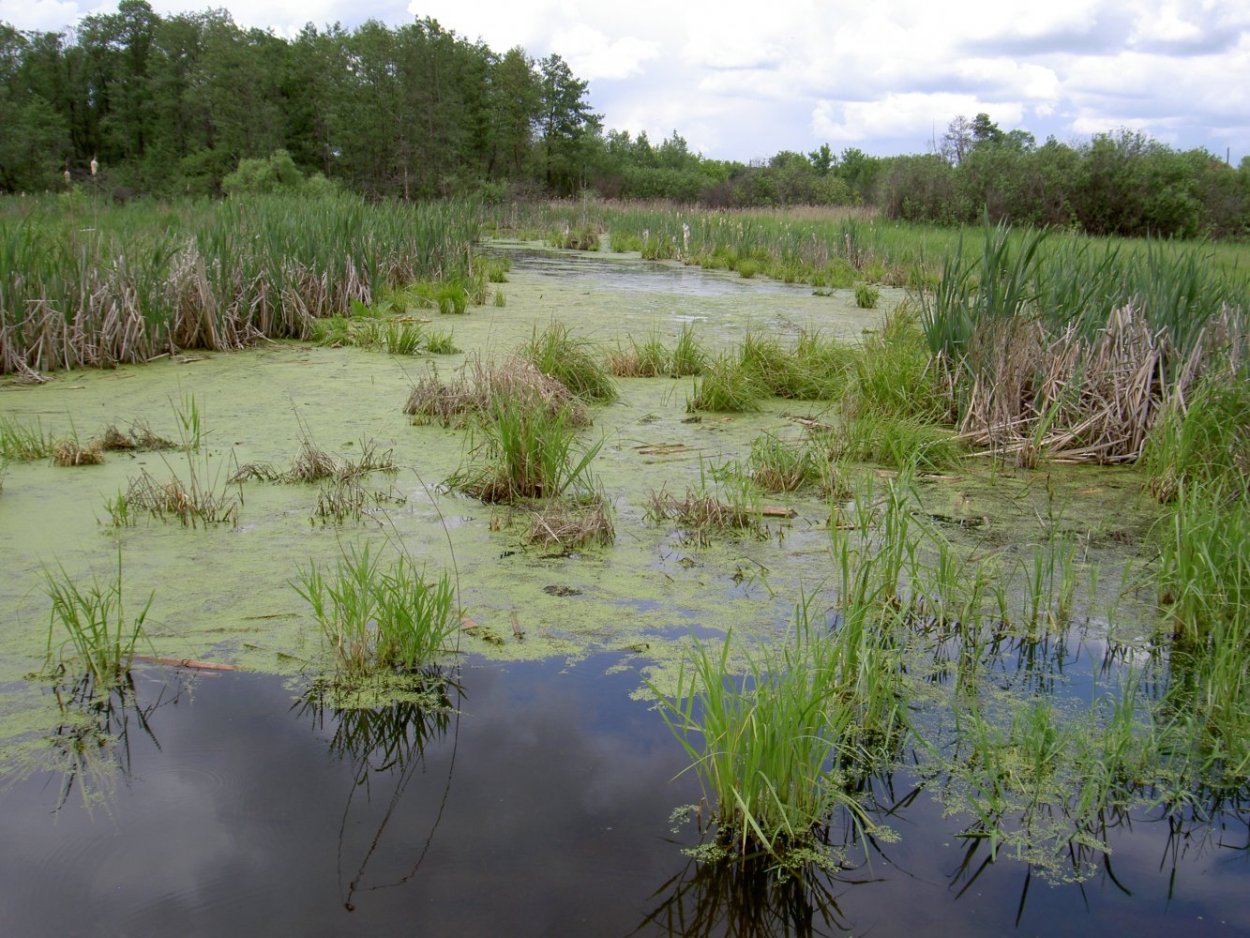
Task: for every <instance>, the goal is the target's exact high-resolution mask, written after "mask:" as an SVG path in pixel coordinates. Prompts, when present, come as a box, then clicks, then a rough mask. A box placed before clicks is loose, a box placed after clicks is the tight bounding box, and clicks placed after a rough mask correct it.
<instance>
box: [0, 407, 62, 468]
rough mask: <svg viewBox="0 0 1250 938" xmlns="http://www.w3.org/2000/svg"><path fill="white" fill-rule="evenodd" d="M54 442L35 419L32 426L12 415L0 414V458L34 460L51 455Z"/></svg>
mask: <svg viewBox="0 0 1250 938" xmlns="http://www.w3.org/2000/svg"><path fill="white" fill-rule="evenodd" d="M54 446H55V442H54V441H53V439H52V438H51V437H50V436H47V435H46V434H44V432H43V427H42V426H41V425H40V423H39V422H38V421H37V420H36V421H35V425H34V426H29V425H26V424H22V423H19V422H18V421H17V420H16V419H14V418H13V417H3V416H0V459H6V460H8V461H9V462H34V461H35V460H38V459H47V458H48V457H49V456H51V455H52V450H53V447H54Z"/></svg>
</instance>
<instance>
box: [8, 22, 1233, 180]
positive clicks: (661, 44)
mask: <svg viewBox="0 0 1250 938" xmlns="http://www.w3.org/2000/svg"><path fill="white" fill-rule="evenodd" d="M150 2H151V3H152V6H153V7H154V8H155V9H156V10H157V12H159V13H161V14H172V13H177V12H198V11H203V10H205V9H208V8H210V7H219V6H225V7H226V8H227V9H230V10H231V13H232V14H233V16H234V18H235V20H236V22H238V23H239V24H240V25H243V26H248V27H251V26H259V27H262V28H267V29H272V30H273V31H275V32H276V33H278V34H280V35H294V33H295V32H297V31H298V30H299V28H300V27H301V26H303V25H304V24H305V23H308V22H312V23H314V24H315V25H317V26H324V25H327V24H330V23H335V22H339V23H342V24H343V25H344V26H345V27H348V28H351V27H354V26H357V25H359V24H360V23H361V22H363V21H364V20H366V19H376V20H380V21H382V22H384V23H387V24H388V25H391V26H397V25H401V24H403V23H406V22H410V21H411V20H412V19H413V17H432V18H433V19H436V20H438V22H439V23H440V24H441V25H442V26H443V27H445V28H447V29H451V30H454V31H455V32H456V33H457V34H458V35H460V36H462V37H465V38H467V39H470V40H476V39H481V40H483V41H484V42H485V43H486V44H487V45H489V46H490V47H491V48H492V49H494V50H495V51H497V52H504V51H506V50H508V49H510V48H512V47H513V46H518V45H519V46H521V47H523V48H524V49H525V50H526V52H527V53H528V54H529V55H530V56H532V57H534V58H541V57H543V56H546V55H549V54H551V53H556V54H558V55H560V56H562V57H563V58H564V59H565V60H566V61H567V62H568V63H569V65H570V67H571V68H572V70H573V73H574V74H575V75H576V76H577V77H579V78H581V79H584V80H587V81H589V84H590V90H589V99H590V103H591V105H592V107H593V108H594V110H595V111H596V112H598V113H600V114H602V115H603V122H604V126H605V127H606V128H609V129H617V130H629V131H630V132H631V133H634V134H637V133H638V132H639V131H646V133H647V135H648V136H649V137H650V138H651V140H652V142H656V143H658V142H659V141H660V140H662V139H664V138H666V137H668V136H670V135H671V134H672V132H673V131H674V130H676V131H677V132H678V133H680V134H681V136H682V137H683V138H685V140H686V141H687V144H688V145H689V146H690V147H691V149H693V150H696V151H698V152H700V153H702V154H704V155H705V156H709V157H713V158H717V159H735V160H742V161H748V160H753V159H766V158H767V157H769V156H771V155H772V154H774V153H776V152H778V151H780V150H796V151H798V152H803V153H806V152H809V151H811V150H814V149H816V148H817V147H819V146H820V145H821V144H824V143H827V144H829V146H830V147H831V148H832V149H833V151H834V152H835V154H836V153H840V152H841V151H842V150H843V149H845V148H847V147H858V148H859V149H861V150H863V151H865V152H867V153H871V154H876V155H889V154H894V153H921V152H925V151H927V150H929V149H930V148H931V147H932V145H933V143H934V141H935V140H936V141H937V142H938V143H939V144H940V141H941V136H942V133H943V132H944V131H945V129H946V127H947V125H948V124H949V123H950V121H951V120H952V118H954V117H956V116H959V115H962V116H965V117H968V118H972V117H973V116H974V115H976V114H977V113H980V112H985V113H986V114H988V115H989V116H990V118H991V119H992V120H994V121H995V122H996V123H997V124H998V125H999V126H1000V127H1002V128H1003V129H1004V130H1012V129H1022V130H1027V131H1029V132H1030V133H1032V134H1034V135H1035V136H1036V138H1037V140H1038V142H1039V143H1041V142H1043V141H1044V140H1045V139H1046V138H1047V137H1048V136H1052V135H1053V136H1054V137H1056V138H1057V139H1059V140H1060V141H1063V142H1068V143H1075V142H1081V141H1084V140H1088V139H1089V137H1090V135H1092V134H1095V133H1100V132H1106V131H1116V130H1118V129H1120V128H1128V129H1130V130H1138V131H1142V132H1144V133H1146V134H1148V135H1150V136H1151V137H1153V138H1155V139H1157V140H1160V141H1162V142H1164V143H1166V144H1168V145H1170V146H1173V147H1178V148H1183V149H1188V148H1191V147H1205V148H1206V149H1208V150H1210V151H1211V152H1213V153H1215V154H1217V155H1219V156H1224V155H1225V154H1226V152H1230V153H1231V159H1232V162H1233V164H1234V165H1236V164H1237V163H1238V161H1239V160H1240V159H1241V157H1242V156H1244V155H1246V154H1247V153H1250V2H1248V0H1181V2H1175V3H1162V2H1156V0H1044V2H1038V0H1032V2H1020V0H958V2H957V3H952V2H949V0H947V2H941V0H877V2H867V3H866V2H864V0H856V2H846V0H824V2H821V0H771V2H768V0H754V2H751V3H746V2H743V0H666V2H660V0H410V2H409V0H354V2H350V3H348V2H344V0H248V2H247V4H246V5H244V4H242V3H238V2H237V0H233V2H234V7H233V8H232V7H231V2H232V0H204V2H195V0H150ZM406 4H407V5H406ZM114 9H116V4H115V3H114V2H110V3H103V4H96V3H92V2H91V0H86V2H83V0H0V21H5V22H8V23H11V24H12V25H14V26H16V27H18V28H19V29H42V30H60V29H63V28H65V27H66V26H70V25H72V24H73V23H74V22H76V21H77V19H78V18H79V17H80V16H82V15H84V14H87V13H92V12H111V11H112V10H114Z"/></svg>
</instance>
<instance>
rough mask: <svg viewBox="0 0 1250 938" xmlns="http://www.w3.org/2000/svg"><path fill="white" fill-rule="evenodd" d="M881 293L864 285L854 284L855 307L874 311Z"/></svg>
mask: <svg viewBox="0 0 1250 938" xmlns="http://www.w3.org/2000/svg"><path fill="white" fill-rule="evenodd" d="M879 299H881V291H880V290H878V289H877V288H876V287H872V286H869V285H868V284H866V283H857V284H855V305H856V306H858V307H859V308H860V309H876V308H877V301H878V300H879Z"/></svg>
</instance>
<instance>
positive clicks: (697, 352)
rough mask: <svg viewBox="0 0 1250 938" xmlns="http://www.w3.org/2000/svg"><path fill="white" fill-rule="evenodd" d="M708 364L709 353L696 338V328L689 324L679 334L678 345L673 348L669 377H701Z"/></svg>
mask: <svg viewBox="0 0 1250 938" xmlns="http://www.w3.org/2000/svg"><path fill="white" fill-rule="evenodd" d="M707 363H708V358H707V352H706V351H704V349H703V346H701V345H700V344H699V340H698V339H696V338H695V335H694V327H693V326H691V325H690V324H689V323H687V324H686V325H684V326H682V328H681V332H679V333H678V334H677V344H676V345H674V346H673V354H672V357H671V359H670V362H669V371H668V373H669V376H670V377H673V378H686V377H694V376H695V375H701V374H703V372H704V370H705V369H706V368H707Z"/></svg>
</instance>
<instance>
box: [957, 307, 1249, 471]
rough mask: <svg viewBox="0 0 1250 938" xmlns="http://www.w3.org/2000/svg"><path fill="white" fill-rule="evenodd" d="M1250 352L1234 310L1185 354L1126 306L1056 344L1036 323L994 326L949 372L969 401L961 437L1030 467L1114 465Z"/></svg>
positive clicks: (984, 329) (978, 335)
mask: <svg viewBox="0 0 1250 938" xmlns="http://www.w3.org/2000/svg"><path fill="white" fill-rule="evenodd" d="M1248 351H1250V337H1248V336H1246V335H1245V332H1244V324H1243V320H1242V318H1241V317H1238V316H1236V315H1234V314H1233V313H1232V311H1231V310H1227V309H1226V310H1225V311H1224V312H1223V313H1222V314H1221V315H1219V316H1216V317H1214V318H1213V319H1211V320H1209V321H1208V323H1207V324H1206V325H1205V326H1204V327H1203V329H1202V332H1201V334H1200V337H1199V339H1198V341H1197V342H1195V343H1194V344H1193V346H1192V350H1191V351H1190V352H1189V353H1188V354H1187V355H1182V354H1181V353H1180V352H1179V351H1178V349H1177V348H1176V346H1175V345H1174V344H1173V342H1172V341H1171V340H1170V339H1169V338H1168V336H1167V334H1166V333H1165V332H1164V331H1163V330H1157V331H1156V330H1152V329H1151V328H1150V326H1149V325H1148V323H1147V320H1146V317H1145V316H1144V315H1143V313H1142V312H1141V310H1140V309H1138V308H1137V307H1135V306H1133V305H1126V306H1122V307H1120V308H1118V309H1116V310H1115V311H1113V313H1112V314H1111V316H1110V318H1109V320H1108V322H1107V324H1106V326H1105V327H1104V328H1102V329H1100V330H1099V331H1098V332H1097V333H1096V334H1095V335H1094V336H1092V337H1089V336H1087V335H1086V334H1083V333H1082V332H1081V331H1079V329H1078V327H1077V326H1076V325H1075V324H1074V325H1071V326H1069V327H1068V328H1067V329H1066V330H1064V331H1063V332H1062V333H1061V334H1059V335H1057V336H1055V335H1050V334H1048V333H1047V331H1046V330H1045V329H1044V328H1043V326H1042V325H1041V323H1039V322H1038V321H1037V320H1036V319H1029V318H1024V317H1014V318H1011V319H1006V320H999V321H987V322H986V323H984V324H982V325H981V326H979V327H978V328H977V329H976V331H975V332H974V333H973V336H972V340H971V342H970V343H969V348H968V353H967V356H966V359H964V360H963V361H962V362H957V363H952V362H945V366H946V368H947V376H948V381H949V384H950V387H951V388H952V393H953V395H959V396H962V397H963V400H962V402H961V406H960V408H959V409H960V425H959V430H960V433H961V434H962V435H963V437H964V439H965V440H966V441H968V442H969V443H971V444H972V445H973V446H983V447H987V448H988V451H989V452H992V453H995V454H1000V455H1001V454H1013V455H1015V456H1016V457H1017V460H1018V461H1019V462H1021V463H1022V464H1023V465H1026V466H1027V465H1033V464H1036V462H1037V460H1038V459H1039V458H1041V457H1042V456H1043V455H1045V456H1048V457H1049V458H1053V459H1059V460H1063V461H1070V462H1096V463H1116V462H1126V461H1131V460H1135V459H1137V458H1138V457H1139V456H1140V455H1141V452H1142V446H1143V444H1144V442H1145V440H1146V436H1147V434H1148V433H1149V431H1150V428H1151V426H1152V425H1153V424H1154V422H1155V419H1156V418H1157V416H1158V415H1159V413H1160V412H1161V410H1162V409H1163V407H1164V406H1165V405H1166V403H1167V401H1169V400H1171V399H1173V398H1177V399H1180V400H1182V401H1183V400H1184V399H1185V398H1186V397H1187V395H1188V394H1189V392H1190V389H1191V388H1192V387H1193V384H1194V382H1195V381H1196V380H1197V379H1198V378H1200V377H1201V376H1203V375H1205V374H1207V373H1209V372H1211V371H1212V370H1216V369H1223V368H1230V367H1232V368H1235V367H1236V366H1237V363H1239V362H1244V361H1246V359H1247V352H1248ZM961 382H962V384H963V388H966V390H964V389H961V387H960V385H961Z"/></svg>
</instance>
